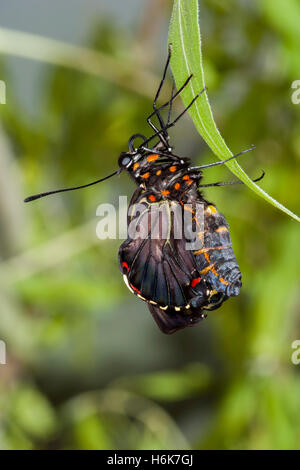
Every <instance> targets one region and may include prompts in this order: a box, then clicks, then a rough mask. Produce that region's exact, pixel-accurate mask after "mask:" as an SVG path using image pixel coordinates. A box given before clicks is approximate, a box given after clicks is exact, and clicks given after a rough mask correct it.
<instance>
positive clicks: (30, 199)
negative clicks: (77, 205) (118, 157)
mask: <svg viewBox="0 0 300 470" xmlns="http://www.w3.org/2000/svg"><path fill="white" fill-rule="evenodd" d="M121 171H122V169H121V168H119V169H118V170H116V171H114V172H113V173H111V174H110V175H108V176H105V177H104V178H101V179H100V180H97V181H93V182H92V183H88V184H84V185H82V186H74V187H73V188H64V189H56V190H54V191H47V192H45V193H39V194H34V195H33V196H29V197H27V198H26V199H24V202H31V201H35V200H36V199H40V198H41V197H45V196H50V195H51V194H57V193H64V192H66V191H75V190H76V189H83V188H87V187H88V186H93V185H94V184H98V183H101V181H105V180H108V179H109V178H111V177H112V176H115V175H118V174H120V173H121Z"/></svg>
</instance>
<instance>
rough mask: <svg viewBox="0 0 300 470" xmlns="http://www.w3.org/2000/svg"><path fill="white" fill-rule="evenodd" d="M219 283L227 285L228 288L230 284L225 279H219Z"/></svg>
mask: <svg viewBox="0 0 300 470" xmlns="http://www.w3.org/2000/svg"><path fill="white" fill-rule="evenodd" d="M219 281H220V282H222V284H225V286H228V284H229V282H227V281H225V279H223V277H219Z"/></svg>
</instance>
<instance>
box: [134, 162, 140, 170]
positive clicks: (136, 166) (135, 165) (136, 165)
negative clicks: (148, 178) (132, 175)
mask: <svg viewBox="0 0 300 470" xmlns="http://www.w3.org/2000/svg"><path fill="white" fill-rule="evenodd" d="M139 166H140V165H139V163H135V164H134V165H133V169H134V171H135V170H137V169H138V167H139Z"/></svg>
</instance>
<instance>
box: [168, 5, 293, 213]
mask: <svg viewBox="0 0 300 470" xmlns="http://www.w3.org/2000/svg"><path fill="white" fill-rule="evenodd" d="M169 43H170V44H171V45H172V57H171V67H172V72H173V75H174V79H175V82H176V86H177V88H179V87H180V86H181V85H182V84H183V83H184V81H185V80H186V79H187V77H188V76H189V75H191V74H193V78H192V80H191V81H190V82H189V85H188V86H187V87H186V88H185V89H184V90H183V92H182V93H181V97H182V100H183V102H184V104H185V106H188V104H189V103H190V102H191V101H192V99H193V98H194V97H195V96H196V95H197V94H198V93H199V92H200V91H201V90H203V89H204V88H205V78H204V70H203V63H202V52H201V35H200V25H199V5H198V0H188V1H187V0H174V6H173V12H172V17H171V24H170V31H169ZM189 113H190V115H191V117H192V119H193V121H194V124H195V126H196V128H197V130H198V132H199V134H200V135H201V136H202V137H203V139H204V140H205V141H206V143H207V144H208V145H209V147H210V148H211V150H212V151H213V152H214V153H215V155H216V156H217V157H218V158H219V159H220V160H225V159H226V158H229V157H231V156H232V155H233V153H232V152H231V150H230V149H229V148H228V146H227V145H226V142H225V141H224V139H223V137H222V136H221V134H220V132H219V130H218V128H217V126H216V123H215V121H214V117H213V114H212V110H211V107H210V104H209V100H208V95H207V91H204V92H203V93H202V94H201V96H200V97H199V98H198V99H197V101H196V102H195V103H194V104H193V106H192V107H191V108H190V110H189ZM226 166H227V167H228V168H229V169H230V170H231V171H232V173H234V174H235V175H236V176H237V177H238V178H239V179H240V180H242V181H243V182H244V183H245V184H246V185H247V186H248V187H249V188H250V189H252V191H254V192H255V193H256V194H257V195H259V196H261V197H262V198H263V199H265V200H266V201H267V202H269V203H270V204H272V205H273V206H275V207H276V208H277V209H280V210H282V211H283V212H285V213H286V214H287V215H289V216H290V217H292V218H293V219H295V220H297V222H300V218H299V217H298V216H297V215H296V214H294V213H293V212H291V211H290V210H289V209H287V208H286V207H284V206H283V205H282V204H280V203H279V202H278V201H276V200H275V199H274V198H272V197H271V196H270V195H269V194H267V193H266V192H265V191H264V190H263V189H262V188H260V187H259V186H258V185H257V184H255V183H254V182H253V181H252V180H251V179H250V178H249V176H248V175H247V174H246V173H245V171H244V170H243V169H242V168H241V166H240V165H239V164H238V163H237V161H236V160H232V161H230V162H227V163H226Z"/></svg>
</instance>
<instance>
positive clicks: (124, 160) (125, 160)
mask: <svg viewBox="0 0 300 470" xmlns="http://www.w3.org/2000/svg"><path fill="white" fill-rule="evenodd" d="M131 162H132V157H131V156H129V155H128V154H126V153H125V154H121V155H120V157H119V162H118V163H119V166H120V167H121V168H126V167H128V166H129V165H130V163H131Z"/></svg>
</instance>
